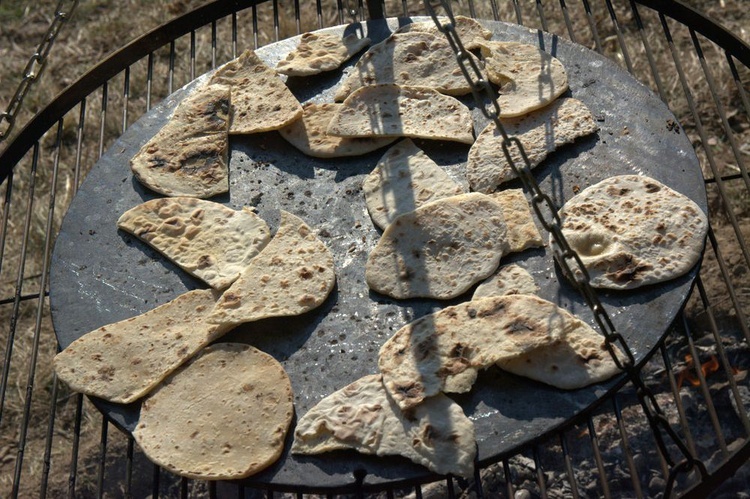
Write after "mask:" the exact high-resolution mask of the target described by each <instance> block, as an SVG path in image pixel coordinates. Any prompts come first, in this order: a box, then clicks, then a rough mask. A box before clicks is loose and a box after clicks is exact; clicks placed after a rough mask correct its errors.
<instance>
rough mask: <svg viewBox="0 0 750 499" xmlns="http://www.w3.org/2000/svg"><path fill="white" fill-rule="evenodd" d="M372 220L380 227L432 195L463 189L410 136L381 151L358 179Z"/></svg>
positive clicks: (423, 202)
mask: <svg viewBox="0 0 750 499" xmlns="http://www.w3.org/2000/svg"><path fill="white" fill-rule="evenodd" d="M362 190H363V191H364V193H365V204H366V205H367V211H369V213H370V216H371V217H372V221H373V222H375V225H377V226H378V227H380V228H381V229H385V228H386V227H387V226H388V224H390V223H391V221H393V219H395V218H396V217H397V216H399V215H401V214H403V213H407V212H409V211H414V210H415V209H416V208H418V207H420V206H422V205H423V204H425V203H428V202H430V201H434V200H436V199H440V198H444V197H449V196H455V195H458V194H463V192H464V189H463V188H462V187H461V186H460V185H459V184H458V183H457V182H456V181H455V180H453V179H452V178H451V177H450V175H448V174H447V173H446V172H445V170H443V169H442V168H440V166H438V164H437V163H435V162H434V161H433V160H432V159H430V157H429V156H427V155H426V154H425V153H424V151H422V150H421V149H420V148H419V147H417V145H416V144H414V142H412V141H411V139H404V140H402V141H400V142H399V143H398V144H396V145H394V146H392V147H391V148H390V149H388V151H387V152H386V153H385V154H384V155H383V157H382V158H381V159H380V161H379V162H378V164H377V165H376V166H375V169H374V170H373V171H372V172H371V173H370V174H369V175H367V177H365V180H364V182H363V183H362Z"/></svg>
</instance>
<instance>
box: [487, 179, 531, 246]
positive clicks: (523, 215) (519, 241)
mask: <svg viewBox="0 0 750 499" xmlns="http://www.w3.org/2000/svg"><path fill="white" fill-rule="evenodd" d="M490 197H491V198H492V199H494V200H495V201H497V202H498V203H500V205H501V206H502V207H503V217H504V218H505V224H506V225H507V226H508V236H507V240H508V253H517V252H519V251H523V250H525V249H527V248H538V247H540V246H543V245H544V241H543V240H542V235H541V234H540V233H539V229H537V227H536V223H534V218H533V217H532V216H531V209H530V208H529V203H528V201H526V196H524V194H523V189H506V190H504V191H500V192H494V193H492V194H490Z"/></svg>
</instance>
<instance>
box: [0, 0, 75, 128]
mask: <svg viewBox="0 0 750 499" xmlns="http://www.w3.org/2000/svg"><path fill="white" fill-rule="evenodd" d="M66 4H67V5H66ZM77 5H78V0H68V1H65V0H59V1H58V3H57V8H56V9H55V18H54V19H53V20H52V23H50V26H49V28H47V33H45V35H44V38H43V39H42V41H41V43H40V44H39V46H38V47H37V49H36V52H34V54H33V55H32V56H31V57H30V58H29V62H27V63H26V67H25V68H24V70H23V77H22V79H21V83H19V85H18V88H17V89H16V93H15V94H13V98H12V99H11V100H10V103H9V104H8V108H7V109H6V110H5V112H3V113H0V142H2V141H3V140H5V139H7V138H8V136H9V135H10V132H11V131H12V130H13V127H14V125H15V123H16V115H17V114H18V111H19V110H20V109H21V105H22V104H23V100H24V98H25V97H26V94H27V93H28V92H29V89H31V87H32V85H33V84H34V83H35V82H36V81H37V80H38V79H39V76H40V75H41V74H42V71H43V70H44V67H45V66H46V64H47V56H48V55H49V53H50V50H52V45H53V44H54V43H55V39H56V38H57V34H58V33H59V32H60V29H61V28H62V27H63V25H64V24H65V23H66V22H67V21H68V19H69V17H70V15H71V14H72V13H73V11H74V10H75V8H76V6H77Z"/></svg>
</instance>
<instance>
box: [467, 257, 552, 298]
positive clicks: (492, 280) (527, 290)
mask: <svg viewBox="0 0 750 499" xmlns="http://www.w3.org/2000/svg"><path fill="white" fill-rule="evenodd" d="M538 291H539V286H537V284H536V282H534V278H533V277H532V276H531V274H529V272H528V271H527V270H526V269H524V268H523V267H521V266H520V265H516V264H514V263H513V264H510V265H504V266H502V267H500V268H499V269H497V272H495V273H494V274H493V275H491V276H490V277H488V278H487V279H485V280H484V281H482V283H481V284H480V285H479V286H477V289H475V290H474V294H473V295H472V296H471V299H472V300H476V299H478V298H485V297H487V296H503V295H533V294H536V293H537V292H538Z"/></svg>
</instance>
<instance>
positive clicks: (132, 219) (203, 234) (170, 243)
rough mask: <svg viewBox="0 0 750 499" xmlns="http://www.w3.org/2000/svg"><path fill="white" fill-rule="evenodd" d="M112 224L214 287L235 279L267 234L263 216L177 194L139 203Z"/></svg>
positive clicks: (225, 285) (244, 209)
mask: <svg viewBox="0 0 750 499" xmlns="http://www.w3.org/2000/svg"><path fill="white" fill-rule="evenodd" d="M117 226H118V227H119V228H120V229H123V230H125V231H128V232H130V233H131V234H134V235H135V236H137V237H138V238H139V239H141V240H142V241H144V242H146V243H148V244H149V245H151V246H152V247H154V248H155V249H157V250H158V251H159V252H161V253H162V254H163V255H165V256H166V257H167V258H169V259H170V260H172V261H173V262H175V263H176V264H177V265H178V266H179V267H180V268H182V269H184V270H185V271H187V272H188V273H190V274H191V275H194V276H195V277H197V278H198V279H201V280H203V281H205V282H206V283H207V284H208V285H209V286H211V287H212V288H215V289H224V288H226V287H227V286H229V285H230V284H231V283H232V282H234V280H235V279H237V277H238V276H239V274H240V272H241V271H242V270H243V269H244V268H245V267H246V266H247V265H248V264H249V263H250V260H251V259H252V258H253V257H254V256H255V255H257V254H258V252H259V251H260V250H262V249H263V247H265V245H266V244H267V243H268V241H269V240H270V238H271V235H270V232H269V230H268V226H267V225H266V223H265V222H264V221H263V219H262V218H260V217H259V216H258V215H256V214H255V213H254V212H253V211H251V210H250V209H248V208H243V209H242V210H240V211H237V210H233V209H231V208H227V207H226V206H224V205H221V204H219V203H214V202H212V201H205V200H201V199H194V198H182V197H180V198H161V199H153V200H151V201H146V202H145V203H142V204H139V205H138V206H135V207H133V208H131V209H130V210H128V211H127V212H125V213H124V214H123V215H122V216H121V217H120V219H119V220H118V221H117Z"/></svg>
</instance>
